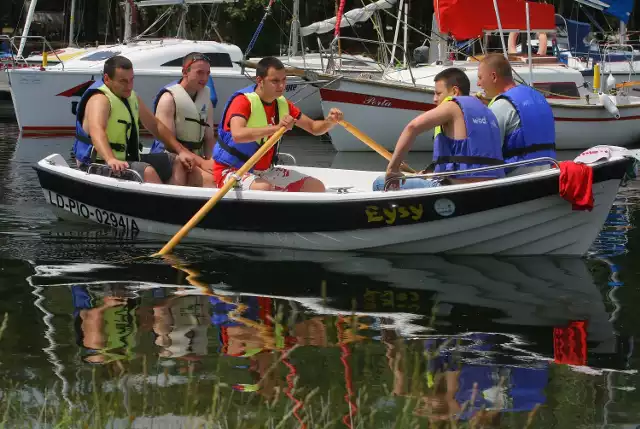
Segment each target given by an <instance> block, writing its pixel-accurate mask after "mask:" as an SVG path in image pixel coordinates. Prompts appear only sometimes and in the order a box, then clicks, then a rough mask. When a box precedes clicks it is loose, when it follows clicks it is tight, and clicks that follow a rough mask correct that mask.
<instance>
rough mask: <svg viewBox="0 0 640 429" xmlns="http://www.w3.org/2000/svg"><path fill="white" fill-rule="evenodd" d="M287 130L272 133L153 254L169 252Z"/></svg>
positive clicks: (282, 129) (283, 128)
mask: <svg viewBox="0 0 640 429" xmlns="http://www.w3.org/2000/svg"><path fill="white" fill-rule="evenodd" d="M285 131H287V129H286V128H285V127H282V128H280V129H279V130H278V131H276V133H275V134H274V135H272V136H271V137H270V138H269V140H267V141H266V143H264V144H263V145H262V146H261V147H260V149H258V151H257V152H256V153H254V154H253V156H252V157H251V158H249V160H248V161H247V162H245V163H244V165H243V166H242V167H240V169H239V170H238V171H236V172H235V173H234V174H233V175H231V176H230V177H229V180H228V181H227V182H226V183H225V184H224V186H222V188H220V189H218V191H217V192H216V193H215V194H213V196H212V197H211V198H210V199H209V201H207V203H206V204H205V205H204V206H202V208H201V209H200V210H198V212H197V213H196V214H195V215H193V217H192V218H191V219H190V220H189V222H187V223H186V224H185V225H184V226H183V227H182V228H180V231H178V232H177V233H176V234H175V235H174V236H173V237H172V238H171V240H169V241H168V242H167V244H165V245H164V247H163V248H162V249H160V251H159V252H158V253H156V254H155V255H153V256H159V255H166V254H167V253H169V252H171V250H173V248H174V247H175V246H176V245H177V244H178V243H179V242H180V240H182V239H183V238H184V237H185V236H186V235H187V234H188V233H189V231H190V230H191V229H192V228H193V227H194V226H196V225H197V224H198V223H199V222H200V221H201V220H202V219H203V218H204V217H205V216H206V214H207V213H209V210H211V209H212V208H213V206H215V205H216V204H217V203H218V201H220V200H221V199H222V197H224V196H225V195H226V194H227V192H229V190H231V188H233V186H234V185H235V183H236V181H237V180H238V178H241V177H242V176H243V175H244V174H245V173H246V172H248V171H249V170H251V168H252V167H253V166H254V165H255V164H256V163H257V162H258V161H259V160H260V158H262V157H263V156H264V155H265V154H266V153H267V152H268V151H269V149H271V148H272V147H273V146H274V145H275V144H276V143H277V142H278V140H280V138H281V137H282V135H283V134H284V133H285Z"/></svg>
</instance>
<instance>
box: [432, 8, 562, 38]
mask: <svg viewBox="0 0 640 429" xmlns="http://www.w3.org/2000/svg"><path fill="white" fill-rule="evenodd" d="M433 7H434V10H435V11H436V18H437V20H438V25H439V27H440V32H441V33H444V34H450V35H451V36H453V37H454V38H455V39H457V40H466V39H472V38H474V37H478V36H481V35H482V33H483V32H484V31H493V30H497V29H498V20H497V19H496V12H495V10H494V8H493V0H433ZM498 10H499V12H500V22H501V23H502V29H503V30H524V31H526V29H527V14H526V10H525V1H524V0H498ZM554 14H555V10H554V7H553V5H551V4H543V3H534V2H529V16H530V25H531V30H532V31H536V30H554V29H555V28H556V25H555V17H554Z"/></svg>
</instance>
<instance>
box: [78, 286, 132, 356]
mask: <svg viewBox="0 0 640 429" xmlns="http://www.w3.org/2000/svg"><path fill="white" fill-rule="evenodd" d="M71 292H72V297H73V306H74V321H75V331H76V342H77V344H78V345H79V346H81V347H84V352H85V353H84V357H83V360H84V361H85V362H88V363H94V364H107V363H111V362H118V363H120V361H122V360H129V359H131V358H133V357H134V351H133V349H134V347H135V346H136V333H137V323H136V316H135V311H136V309H137V307H138V302H137V299H132V298H127V297H126V296H125V294H124V290H123V289H119V290H118V289H111V288H110V287H108V286H105V287H104V289H103V291H102V293H96V292H95V291H89V289H88V288H87V287H86V286H79V285H76V286H72V287H71ZM100 296H101V299H99V297H100ZM97 301H98V302H99V301H102V303H101V304H100V305H98V302H97Z"/></svg>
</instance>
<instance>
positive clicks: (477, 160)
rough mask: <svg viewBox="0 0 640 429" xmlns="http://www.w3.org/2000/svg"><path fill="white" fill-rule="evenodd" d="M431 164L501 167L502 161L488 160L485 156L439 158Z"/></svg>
mask: <svg viewBox="0 0 640 429" xmlns="http://www.w3.org/2000/svg"><path fill="white" fill-rule="evenodd" d="M433 163H434V164H435V165H440V164H486V165H503V164H504V161H503V160H501V159H496V158H488V157H486V156H439V157H438V158H437V159H436V160H435V161H434V162H433Z"/></svg>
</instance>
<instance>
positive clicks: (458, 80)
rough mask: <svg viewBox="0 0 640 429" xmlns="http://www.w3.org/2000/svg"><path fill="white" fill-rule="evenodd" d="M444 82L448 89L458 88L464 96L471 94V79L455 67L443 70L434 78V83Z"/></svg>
mask: <svg viewBox="0 0 640 429" xmlns="http://www.w3.org/2000/svg"><path fill="white" fill-rule="evenodd" d="M441 80H442V81H444V84H445V86H446V87H447V88H453V87H454V86H457V87H458V89H459V90H460V92H461V93H462V95H469V93H470V92H471V82H469V77H467V75H466V74H465V73H464V72H463V71H462V70H460V69H458V68H455V67H450V68H448V69H444V70H442V71H441V72H440V73H438V74H437V75H436V77H435V78H433V81H434V82H438V81H441Z"/></svg>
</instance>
